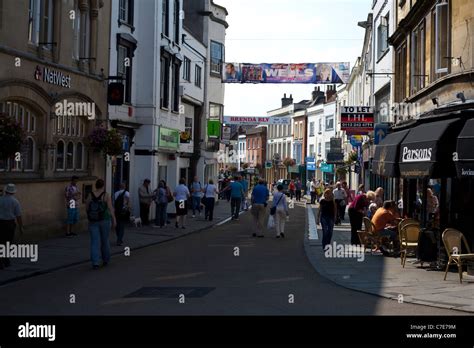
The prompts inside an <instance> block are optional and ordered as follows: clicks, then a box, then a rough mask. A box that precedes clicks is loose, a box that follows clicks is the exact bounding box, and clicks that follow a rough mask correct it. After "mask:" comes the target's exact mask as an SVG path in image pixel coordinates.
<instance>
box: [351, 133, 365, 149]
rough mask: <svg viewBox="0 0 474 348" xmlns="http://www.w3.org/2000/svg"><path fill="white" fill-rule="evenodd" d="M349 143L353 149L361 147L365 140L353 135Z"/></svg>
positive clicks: (360, 136)
mask: <svg viewBox="0 0 474 348" xmlns="http://www.w3.org/2000/svg"><path fill="white" fill-rule="evenodd" d="M349 141H350V143H351V145H352V146H353V147H361V146H362V142H363V138H362V135H352V136H351V137H350V140H349Z"/></svg>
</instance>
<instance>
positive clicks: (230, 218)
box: [216, 205, 252, 226]
mask: <svg viewBox="0 0 474 348" xmlns="http://www.w3.org/2000/svg"><path fill="white" fill-rule="evenodd" d="M250 208H252V206H251V205H250V206H249V210H248V211H241V212H240V213H239V216H240V215H242V214H244V213H247V212H249V211H250ZM230 220H232V216H231V217H228V218H227V219H225V220H223V221H221V222H219V223H218V224H216V226H222V225H223V224H226V223H228V222H229V221H230Z"/></svg>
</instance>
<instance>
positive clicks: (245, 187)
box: [240, 177, 249, 211]
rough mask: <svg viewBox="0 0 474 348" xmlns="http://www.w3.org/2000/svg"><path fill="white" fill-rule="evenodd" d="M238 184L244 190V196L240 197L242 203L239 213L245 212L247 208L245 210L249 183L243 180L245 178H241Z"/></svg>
mask: <svg viewBox="0 0 474 348" xmlns="http://www.w3.org/2000/svg"><path fill="white" fill-rule="evenodd" d="M240 183H241V184H242V187H243V188H244V194H243V196H242V203H241V207H240V210H241V211H244V210H245V211H247V210H248V208H247V206H248V205H247V197H248V194H249V182H248V181H247V179H245V177H243V178H242V180H241V181H240Z"/></svg>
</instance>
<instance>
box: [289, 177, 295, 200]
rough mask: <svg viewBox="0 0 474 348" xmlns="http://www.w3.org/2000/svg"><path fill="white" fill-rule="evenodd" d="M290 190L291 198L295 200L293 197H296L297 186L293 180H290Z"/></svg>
mask: <svg viewBox="0 0 474 348" xmlns="http://www.w3.org/2000/svg"><path fill="white" fill-rule="evenodd" d="M288 190H289V191H290V199H291V200H293V197H296V186H295V182H294V181H293V180H291V181H290V184H289V185H288Z"/></svg>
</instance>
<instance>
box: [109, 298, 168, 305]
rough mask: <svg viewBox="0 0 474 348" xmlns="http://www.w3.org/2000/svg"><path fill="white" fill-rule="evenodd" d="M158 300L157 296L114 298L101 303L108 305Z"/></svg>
mask: <svg viewBox="0 0 474 348" xmlns="http://www.w3.org/2000/svg"><path fill="white" fill-rule="evenodd" d="M156 300H159V299H158V298H119V299H116V300H111V301H107V302H103V303H101V305H102V306H110V305H119V304H131V303H138V302H145V301H147V302H149V301H156Z"/></svg>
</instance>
